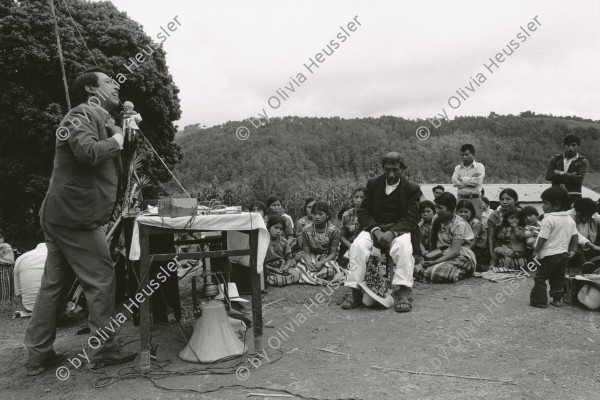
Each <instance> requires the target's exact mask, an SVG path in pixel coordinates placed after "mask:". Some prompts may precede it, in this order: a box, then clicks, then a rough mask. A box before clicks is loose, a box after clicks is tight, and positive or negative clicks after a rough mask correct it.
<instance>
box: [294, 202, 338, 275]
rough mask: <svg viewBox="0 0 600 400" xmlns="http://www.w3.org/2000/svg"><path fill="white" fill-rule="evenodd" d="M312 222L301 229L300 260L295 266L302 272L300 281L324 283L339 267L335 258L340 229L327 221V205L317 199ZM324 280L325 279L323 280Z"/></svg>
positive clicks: (328, 216) (328, 217)
mask: <svg viewBox="0 0 600 400" xmlns="http://www.w3.org/2000/svg"><path fill="white" fill-rule="evenodd" d="M312 215H313V222H312V223H310V224H309V225H307V226H306V227H304V229H303V230H302V247H303V252H302V260H301V261H300V262H299V263H298V265H297V268H298V269H299V270H300V272H301V273H302V275H301V278H300V281H301V282H303V283H310V284H324V283H327V282H326V281H327V280H331V279H332V278H333V277H334V276H335V275H336V273H341V268H340V266H339V265H338V263H337V262H336V261H334V260H335V256H336V255H337V250H338V246H339V243H340V230H339V229H338V228H337V227H336V226H335V225H333V224H332V223H331V222H329V219H330V211H329V205H328V204H327V203H325V202H323V201H317V202H316V203H315V204H314V205H313V207H312ZM323 280H326V281H323Z"/></svg>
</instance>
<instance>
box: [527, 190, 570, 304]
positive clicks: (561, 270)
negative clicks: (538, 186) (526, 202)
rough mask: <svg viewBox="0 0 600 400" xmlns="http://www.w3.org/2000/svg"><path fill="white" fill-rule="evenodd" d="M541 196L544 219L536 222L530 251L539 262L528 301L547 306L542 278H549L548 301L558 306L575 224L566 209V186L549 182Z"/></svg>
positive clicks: (544, 282) (544, 284)
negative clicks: (536, 233) (535, 235)
mask: <svg viewBox="0 0 600 400" xmlns="http://www.w3.org/2000/svg"><path fill="white" fill-rule="evenodd" d="M541 197H542V202H543V205H542V208H543V210H544V219H543V220H542V223H541V224H540V233H539V236H538V239H537V241H536V243H535V249H534V251H533V255H534V257H537V258H538V259H539V261H540V264H541V265H540V266H539V267H538V268H537V270H536V272H535V277H534V278H533V281H534V285H533V288H532V289H531V294H530V296H529V297H530V303H529V304H530V305H531V306H532V307H539V308H547V307H548V293H547V290H548V287H547V285H546V281H549V283H550V297H552V303H551V304H552V305H553V306H555V307H560V306H561V305H562V304H561V300H562V297H563V286H564V281H565V270H566V269H567V260H568V258H569V256H571V257H572V256H573V255H574V254H575V251H576V249H577V241H578V234H577V228H576V226H575V221H573V218H572V217H571V216H570V215H569V213H568V212H567V211H566V210H568V209H569V207H570V205H571V199H570V198H569V194H568V193H567V191H566V190H564V189H562V188H560V187H558V186H552V187H551V188H549V189H546V190H544V192H543V193H542V196H541Z"/></svg>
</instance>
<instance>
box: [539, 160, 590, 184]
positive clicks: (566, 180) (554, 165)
mask: <svg viewBox="0 0 600 400" xmlns="http://www.w3.org/2000/svg"><path fill="white" fill-rule="evenodd" d="M563 157H564V154H563V153H560V154H555V155H553V156H552V157H550V161H549V162H548V167H547V168H546V180H548V181H552V186H560V185H561V184H564V185H565V189H567V192H569V193H578V194H579V193H581V186H582V184H583V178H584V177H585V174H586V173H587V172H588V170H589V169H590V163H589V162H588V160H587V158H586V157H585V156H582V155H581V154H580V155H579V157H577V158H576V159H575V160H573V161H572V162H571V164H570V165H569V169H568V170H567V172H566V173H565V174H562V175H559V174H556V173H554V170H555V169H556V170H559V171H564V169H565V163H564V158H563Z"/></svg>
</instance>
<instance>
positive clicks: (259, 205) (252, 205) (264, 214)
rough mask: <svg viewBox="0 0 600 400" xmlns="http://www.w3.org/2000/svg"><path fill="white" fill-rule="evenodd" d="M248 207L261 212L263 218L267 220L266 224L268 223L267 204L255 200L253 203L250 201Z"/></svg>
mask: <svg viewBox="0 0 600 400" xmlns="http://www.w3.org/2000/svg"><path fill="white" fill-rule="evenodd" d="M248 209H249V210H250V212H255V213H259V214H260V215H262V217H263V219H264V220H265V225H266V224H267V206H265V203H263V202H262V201H258V200H257V201H253V202H252V203H250V206H249V207H248Z"/></svg>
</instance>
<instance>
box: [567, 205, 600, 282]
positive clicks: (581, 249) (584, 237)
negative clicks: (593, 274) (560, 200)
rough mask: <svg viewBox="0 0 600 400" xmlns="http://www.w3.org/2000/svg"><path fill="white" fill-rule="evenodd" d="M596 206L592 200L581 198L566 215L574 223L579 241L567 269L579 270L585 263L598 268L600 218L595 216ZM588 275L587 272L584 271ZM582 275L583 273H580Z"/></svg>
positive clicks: (599, 256) (599, 265) (599, 261)
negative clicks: (569, 216)
mask: <svg viewBox="0 0 600 400" xmlns="http://www.w3.org/2000/svg"><path fill="white" fill-rule="evenodd" d="M597 211H598V209H597V205H596V203H595V202H594V200H592V199H589V198H582V199H577V200H575V204H574V206H573V208H572V209H571V210H569V211H568V213H569V214H570V215H571V217H572V218H573V220H574V221H575V226H576V227H577V232H578V233H579V240H578V245H577V252H576V253H575V256H574V257H573V258H571V259H570V260H569V263H568V266H569V268H581V267H582V265H583V264H584V263H585V262H591V263H594V264H595V265H596V267H595V268H594V267H591V269H592V270H595V269H596V268H599V267H600V246H598V243H599V241H600V236H598V231H599V228H600V216H598V214H597ZM586 272H588V273H589V271H586ZM582 273H583V272H582Z"/></svg>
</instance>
